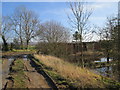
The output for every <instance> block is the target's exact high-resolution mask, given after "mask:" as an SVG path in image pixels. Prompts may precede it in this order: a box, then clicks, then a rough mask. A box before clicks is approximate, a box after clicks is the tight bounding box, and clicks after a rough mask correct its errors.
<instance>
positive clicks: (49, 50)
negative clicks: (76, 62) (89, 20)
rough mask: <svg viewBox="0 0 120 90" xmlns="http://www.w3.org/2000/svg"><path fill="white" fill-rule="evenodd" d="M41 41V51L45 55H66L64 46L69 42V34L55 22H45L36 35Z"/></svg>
mask: <svg viewBox="0 0 120 90" xmlns="http://www.w3.org/2000/svg"><path fill="white" fill-rule="evenodd" d="M37 34H39V38H40V40H41V42H43V43H41V44H42V45H40V44H39V45H38V46H41V47H40V48H41V49H42V50H41V51H42V52H44V53H45V54H51V55H55V56H57V57H60V56H65V55H66V53H67V52H66V49H67V48H66V46H67V42H68V41H69V37H70V33H69V30H68V29H67V28H65V27H64V26H63V25H61V24H60V23H59V22H56V21H47V22H45V23H43V24H42V25H41V26H40V30H39V32H38V33H37Z"/></svg>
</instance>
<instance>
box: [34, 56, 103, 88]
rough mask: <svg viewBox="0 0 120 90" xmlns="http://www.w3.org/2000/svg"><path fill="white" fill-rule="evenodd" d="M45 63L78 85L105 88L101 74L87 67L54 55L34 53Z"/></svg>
mask: <svg viewBox="0 0 120 90" xmlns="http://www.w3.org/2000/svg"><path fill="white" fill-rule="evenodd" d="M34 57H35V58H37V59H39V60H40V61H41V62H42V63H43V64H44V65H46V66H47V67H50V68H52V70H53V71H55V72H56V73H58V74H59V75H60V76H62V77H64V78H65V79H67V80H70V81H71V82H75V83H76V84H77V86H78V87H82V88H85V87H88V88H89V87H90V88H98V87H100V88H103V87H104V84H103V83H102V81H101V76H99V75H96V74H95V73H93V72H90V71H89V70H88V69H86V68H81V67H78V66H75V65H73V64H71V63H68V62H66V61H64V60H62V59H59V58H56V57H53V56H43V55H34Z"/></svg>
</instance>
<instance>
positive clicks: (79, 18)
mask: <svg viewBox="0 0 120 90" xmlns="http://www.w3.org/2000/svg"><path fill="white" fill-rule="evenodd" d="M69 6H70V9H71V11H72V14H69V15H68V19H69V20H70V22H71V25H72V27H73V28H74V29H77V31H78V32H79V34H80V43H81V60H82V65H83V67H84V60H83V43H82V42H83V35H84V34H85V33H86V32H85V31H86V29H87V25H88V19H89V17H90V16H91V14H92V9H89V8H90V7H88V5H87V3H85V2H81V1H79V2H70V3H69Z"/></svg>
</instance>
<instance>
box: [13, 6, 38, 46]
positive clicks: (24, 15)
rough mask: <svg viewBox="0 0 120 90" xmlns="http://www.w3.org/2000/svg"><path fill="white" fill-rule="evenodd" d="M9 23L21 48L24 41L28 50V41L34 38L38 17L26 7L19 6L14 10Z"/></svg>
mask: <svg viewBox="0 0 120 90" xmlns="http://www.w3.org/2000/svg"><path fill="white" fill-rule="evenodd" d="M11 21H12V24H13V30H14V31H15V32H16V34H17V35H18V37H19V39H20V43H21V46H23V42H24V41H25V42H26V46H27V48H28V45H29V43H30V40H31V39H32V38H34V37H35V36H36V31H37V30H38V29H39V18H38V15H37V14H36V13H35V12H33V11H31V10H29V9H27V8H26V7H24V6H22V7H21V6H20V7H18V8H16V10H15V12H14V14H13V17H12V18H11Z"/></svg>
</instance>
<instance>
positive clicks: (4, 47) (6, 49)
mask: <svg viewBox="0 0 120 90" xmlns="http://www.w3.org/2000/svg"><path fill="white" fill-rule="evenodd" d="M2 40H3V44H4V46H3V50H4V51H8V50H9V49H8V44H7V42H6V40H5V37H4V36H3V35H2Z"/></svg>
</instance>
